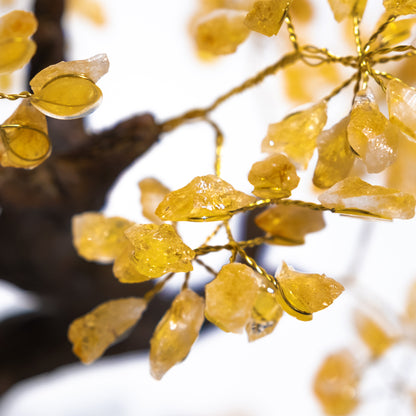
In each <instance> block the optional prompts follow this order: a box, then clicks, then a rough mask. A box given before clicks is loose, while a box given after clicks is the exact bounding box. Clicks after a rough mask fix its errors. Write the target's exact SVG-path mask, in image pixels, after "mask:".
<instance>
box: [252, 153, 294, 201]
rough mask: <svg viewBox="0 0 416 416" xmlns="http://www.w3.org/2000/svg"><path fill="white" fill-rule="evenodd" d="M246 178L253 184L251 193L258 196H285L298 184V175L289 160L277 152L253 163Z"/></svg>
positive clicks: (265, 197) (271, 197)
mask: <svg viewBox="0 0 416 416" xmlns="http://www.w3.org/2000/svg"><path fill="white" fill-rule="evenodd" d="M248 180H249V182H250V183H251V184H252V185H253V186H254V190H253V194H254V195H256V196H258V197H259V198H263V199H268V198H270V199H273V198H286V197H288V196H290V195H291V191H292V189H295V188H296V187H297V186H298V183H299V176H298V175H297V173H296V168H295V166H294V165H293V164H292V163H291V162H290V160H289V159H288V158H287V157H286V156H285V155H283V154H281V153H278V154H275V155H271V156H269V157H268V158H267V159H265V160H262V161H261V162H256V163H254V165H253V166H252V167H251V169H250V172H249V174H248Z"/></svg>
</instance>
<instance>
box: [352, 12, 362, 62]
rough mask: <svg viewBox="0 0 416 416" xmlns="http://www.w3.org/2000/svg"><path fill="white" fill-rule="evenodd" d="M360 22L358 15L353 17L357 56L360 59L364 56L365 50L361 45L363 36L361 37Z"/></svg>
mask: <svg viewBox="0 0 416 416" xmlns="http://www.w3.org/2000/svg"><path fill="white" fill-rule="evenodd" d="M360 21H361V19H360V18H359V17H358V16H357V15H355V16H354V17H353V25H354V39H355V47H356V49H357V54H358V57H359V58H361V57H362V56H363V49H362V45H361V35H360Z"/></svg>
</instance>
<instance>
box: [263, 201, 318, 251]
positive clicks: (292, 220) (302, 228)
mask: <svg viewBox="0 0 416 416" xmlns="http://www.w3.org/2000/svg"><path fill="white" fill-rule="evenodd" d="M255 222H256V224H257V226H258V227H260V228H261V229H262V230H264V231H266V232H267V233H268V234H270V235H272V236H274V237H276V240H273V241H272V243H275V244H282V245H286V244H288V245H292V244H303V243H304V242H305V235H306V234H308V233H313V232H315V231H319V230H321V229H322V228H324V227H325V221H324V219H323V216H322V212H320V211H314V210H312V209H309V208H305V207H298V206H295V205H274V206H271V207H270V208H268V209H266V210H265V211H263V212H262V213H261V214H259V215H257V217H256V218H255Z"/></svg>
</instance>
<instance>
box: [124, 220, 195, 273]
mask: <svg viewBox="0 0 416 416" xmlns="http://www.w3.org/2000/svg"><path fill="white" fill-rule="evenodd" d="M125 235H126V237H127V238H128V240H129V241H130V242H131V244H132V245H133V247H134V253H133V256H132V260H133V261H134V262H135V263H136V267H137V271H138V273H140V274H143V275H145V276H149V277H153V278H154V277H160V276H163V275H164V274H165V273H169V272H173V273H178V272H190V271H191V270H192V269H193V268H192V259H193V258H194V257H195V252H194V251H193V250H192V249H190V248H189V247H188V246H187V245H185V244H184V243H183V241H182V239H181V238H180V237H179V235H178V234H177V233H176V231H175V229H174V228H173V227H172V226H171V225H169V224H162V225H156V224H136V225H133V226H132V227H130V228H128V229H127V230H126V231H125Z"/></svg>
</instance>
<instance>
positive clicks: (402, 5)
mask: <svg viewBox="0 0 416 416" xmlns="http://www.w3.org/2000/svg"><path fill="white" fill-rule="evenodd" d="M383 5H384V7H385V8H386V11H387V12H388V13H389V14H393V15H406V14H415V13H416V1H415V0H383Z"/></svg>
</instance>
